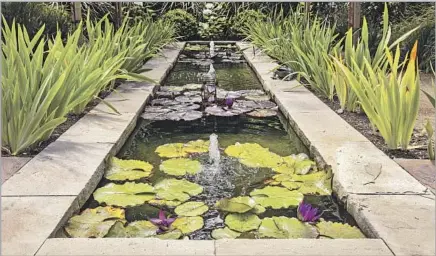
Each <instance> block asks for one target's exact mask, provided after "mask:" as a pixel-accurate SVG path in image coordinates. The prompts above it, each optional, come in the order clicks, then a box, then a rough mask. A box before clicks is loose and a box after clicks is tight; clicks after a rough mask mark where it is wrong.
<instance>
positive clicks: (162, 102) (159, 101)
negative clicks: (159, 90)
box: [150, 98, 180, 106]
mask: <svg viewBox="0 0 436 256" xmlns="http://www.w3.org/2000/svg"><path fill="white" fill-rule="evenodd" d="M177 104H180V102H178V101H175V100H172V99H168V98H160V99H154V100H152V101H151V102H150V105H151V106H156V105H157V106H172V105H177Z"/></svg>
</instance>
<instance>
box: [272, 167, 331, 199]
mask: <svg viewBox="0 0 436 256" xmlns="http://www.w3.org/2000/svg"><path fill="white" fill-rule="evenodd" d="M273 179H274V180H276V181H278V182H280V184H281V185H282V186H284V187H286V188H287V189H289V190H298V191H299V192H300V193H302V194H304V195H331V193H332V173H331V170H330V171H328V172H324V171H318V172H314V173H309V174H306V175H296V174H294V175H287V174H279V175H275V176H274V177H273Z"/></svg>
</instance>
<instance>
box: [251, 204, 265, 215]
mask: <svg viewBox="0 0 436 256" xmlns="http://www.w3.org/2000/svg"><path fill="white" fill-rule="evenodd" d="M265 211H266V208H265V207H263V206H262V205H258V204H257V205H255V206H254V207H253V209H251V210H250V211H249V212H251V213H254V214H257V215H259V214H262V213H264V212H265Z"/></svg>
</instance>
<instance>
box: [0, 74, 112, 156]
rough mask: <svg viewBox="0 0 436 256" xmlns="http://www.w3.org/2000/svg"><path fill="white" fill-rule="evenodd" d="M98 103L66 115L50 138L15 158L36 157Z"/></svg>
mask: <svg viewBox="0 0 436 256" xmlns="http://www.w3.org/2000/svg"><path fill="white" fill-rule="evenodd" d="M119 85H120V82H118V81H117V82H116V83H115V87H114V88H116V87H118V86H119ZM110 93H111V91H109V90H105V91H102V92H100V93H99V95H98V96H99V97H100V98H102V99H104V98H106V97H107V96H108V95H109V94H110ZM98 103H100V100H92V101H91V102H89V103H88V105H86V107H85V111H83V113H80V114H68V115H67V116H66V117H67V120H66V121H65V122H63V123H62V124H61V125H59V126H58V127H56V129H54V131H53V133H52V134H51V136H50V137H49V138H48V139H47V140H45V141H42V142H40V143H38V144H37V145H34V146H33V147H31V148H29V149H27V150H25V151H23V152H21V153H20V154H18V155H15V156H17V157H34V156H36V155H37V154H39V152H41V151H42V150H43V149H44V148H46V147H47V146H48V145H50V143H52V142H54V141H56V140H57V139H58V138H59V137H60V136H61V135H62V134H63V133H64V132H66V131H67V130H68V129H69V128H70V127H71V126H73V125H74V124H75V123H76V122H77V121H79V120H80V118H82V117H83V116H85V115H86V114H87V113H88V112H89V111H91V109H93V108H94V107H95V106H97V105H98ZM1 156H2V157H8V156H11V155H10V154H9V153H8V152H6V151H4V150H2V151H1Z"/></svg>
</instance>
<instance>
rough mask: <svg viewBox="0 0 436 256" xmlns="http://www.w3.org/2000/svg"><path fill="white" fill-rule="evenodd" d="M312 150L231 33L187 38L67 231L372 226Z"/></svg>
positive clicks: (288, 234)
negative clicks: (217, 39) (338, 192)
mask: <svg viewBox="0 0 436 256" xmlns="http://www.w3.org/2000/svg"><path fill="white" fill-rule="evenodd" d="M211 76H214V78H215V79H216V91H213V92H212V93H211V94H210V91H207V90H210V84H208V83H207V82H205V81H206V79H207V78H210V77H211ZM208 86H209V87H208ZM212 87H213V89H215V87H214V86H212ZM206 92H207V93H209V94H208V95H209V96H208V97H209V98H208V97H206ZM210 95H212V98H210ZM308 155H309V151H308V149H307V148H306V147H305V145H304V144H303V143H302V142H301V140H300V139H299V138H298V136H297V135H296V134H295V133H294V132H293V131H292V129H290V128H289V126H288V125H287V120H286V119H285V118H284V117H283V116H282V114H281V113H280V111H279V110H278V108H277V106H276V105H275V103H274V102H272V101H271V100H270V99H269V97H268V95H267V94H265V93H264V92H263V90H262V86H261V84H260V82H259V81H258V79H257V77H256V75H255V74H254V72H253V71H252V70H251V69H250V68H249V66H248V65H247V63H246V62H245V60H244V58H243V56H242V55H241V54H240V53H239V52H238V50H237V49H235V46H234V45H215V48H214V51H212V52H211V51H210V49H209V48H208V47H207V45H206V46H204V45H203V46H199V45H189V44H188V45H187V46H186V48H185V51H183V52H182V54H181V55H180V57H179V60H178V62H177V63H176V65H175V67H174V68H173V70H172V71H171V72H170V74H169V75H168V77H167V79H166V81H165V82H164V85H163V86H162V87H160V89H159V91H158V92H156V94H155V95H154V98H153V99H151V100H150V103H149V104H148V105H147V106H146V108H145V109H144V113H143V114H142V116H141V118H140V119H139V121H138V123H137V126H136V128H135V130H134V131H133V132H132V134H131V136H130V137H129V139H128V140H127V141H126V143H125V145H124V146H123V147H122V149H121V150H120V152H118V154H117V156H115V157H112V158H111V159H110V161H109V163H108V166H107V168H106V171H105V175H104V177H103V179H102V180H101V182H100V184H99V185H98V187H97V189H96V190H95V191H94V193H93V195H92V196H91V198H89V200H88V201H87V203H86V204H85V205H84V207H83V208H82V209H81V212H80V213H78V214H77V215H75V216H73V217H72V218H70V219H69V221H68V222H67V224H66V225H65V227H64V233H65V235H66V236H68V237H91V238H92V237H96V238H97V237H143V238H147V237H158V238H161V239H191V240H210V239H222V238H230V239H231V238H234V239H241V238H246V239H262V238H281V239H283V238H289V239H293V238H313V239H320V238H328V239H333V238H365V236H364V235H363V234H362V233H361V231H360V230H359V229H358V228H357V227H356V225H355V223H354V220H353V219H352V218H351V216H350V215H349V214H348V213H347V212H345V211H344V210H343V209H342V207H341V206H339V205H338V203H337V201H336V200H335V198H334V197H333V196H332V190H331V180H332V174H331V171H330V170H323V169H320V168H318V166H317V164H316V163H315V162H314V161H313V160H311V159H310V158H309V157H308Z"/></svg>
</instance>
